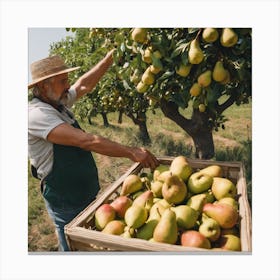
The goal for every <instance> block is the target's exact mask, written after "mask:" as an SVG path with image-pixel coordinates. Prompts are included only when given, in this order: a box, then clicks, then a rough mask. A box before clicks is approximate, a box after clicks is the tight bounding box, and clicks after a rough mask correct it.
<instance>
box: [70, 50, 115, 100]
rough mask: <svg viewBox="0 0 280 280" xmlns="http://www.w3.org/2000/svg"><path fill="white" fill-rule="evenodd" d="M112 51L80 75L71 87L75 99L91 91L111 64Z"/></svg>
mask: <svg viewBox="0 0 280 280" xmlns="http://www.w3.org/2000/svg"><path fill="white" fill-rule="evenodd" d="M113 52H114V49H113V50H111V51H110V52H108V53H107V55H106V56H105V57H104V58H103V59H102V60H100V61H99V62H98V63H97V64H96V65H95V66H94V67H93V68H92V69H91V70H89V71H88V72H86V73H85V74H84V75H82V76H81V77H80V78H79V79H78V80H77V81H76V82H75V83H74V85H73V87H74V89H75V90H76V92H77V98H80V97H82V96H83V95H85V94H87V93H89V92H91V91H92V89H93V88H94V87H95V86H96V84H97V83H98V82H99V80H100V79H101V78H102V76H103V75H104V74H105V73H106V71H107V70H108V68H109V67H110V66H111V65H112V63H113Z"/></svg>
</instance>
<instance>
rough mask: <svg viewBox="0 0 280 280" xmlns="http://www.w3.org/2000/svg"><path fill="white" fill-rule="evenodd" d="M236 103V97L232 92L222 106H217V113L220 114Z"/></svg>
mask: <svg viewBox="0 0 280 280" xmlns="http://www.w3.org/2000/svg"><path fill="white" fill-rule="evenodd" d="M235 101H236V96H235V94H234V92H233V93H232V94H231V95H230V97H229V98H228V99H227V100H226V101H225V102H224V103H222V104H220V105H217V113H218V114H222V113H223V112H224V111H225V110H226V109H227V108H228V107H230V106H231V105H232V104H233V103H234V102H235Z"/></svg>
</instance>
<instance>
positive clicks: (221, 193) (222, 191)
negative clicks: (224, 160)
mask: <svg viewBox="0 0 280 280" xmlns="http://www.w3.org/2000/svg"><path fill="white" fill-rule="evenodd" d="M211 189H212V192H213V194H214V196H215V198H216V199H217V200H220V199H221V198H223V197H232V198H235V196H236V194H237V188H236V186H235V185H234V184H233V182H231V181H230V180H229V179H227V178H221V177H214V178H213V184H212V187H211Z"/></svg>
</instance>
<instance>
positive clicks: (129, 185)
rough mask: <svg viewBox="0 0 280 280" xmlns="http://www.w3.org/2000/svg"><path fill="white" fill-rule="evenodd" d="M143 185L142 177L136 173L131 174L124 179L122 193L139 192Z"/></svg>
mask: <svg viewBox="0 0 280 280" xmlns="http://www.w3.org/2000/svg"><path fill="white" fill-rule="evenodd" d="M142 186H143V183H142V181H141V178H140V177H139V176H138V175H136V174H130V175H128V176H127V177H126V178H125V179H124V181H123V184H122V188H121V193H120V195H127V194H131V193H134V192H137V191H139V190H141V189H142Z"/></svg>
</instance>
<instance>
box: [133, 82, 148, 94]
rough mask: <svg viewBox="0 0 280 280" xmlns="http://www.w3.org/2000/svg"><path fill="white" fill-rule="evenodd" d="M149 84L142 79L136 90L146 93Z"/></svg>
mask: <svg viewBox="0 0 280 280" xmlns="http://www.w3.org/2000/svg"><path fill="white" fill-rule="evenodd" d="M148 88H149V85H146V84H144V83H143V82H142V81H140V82H139V83H138V84H137V86H136V90H137V92H139V93H144V92H146V91H147V90H148Z"/></svg>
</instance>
